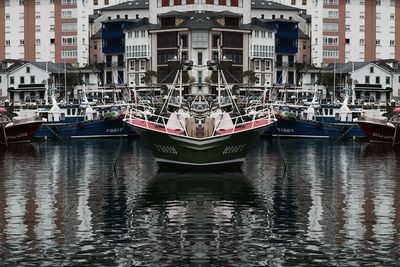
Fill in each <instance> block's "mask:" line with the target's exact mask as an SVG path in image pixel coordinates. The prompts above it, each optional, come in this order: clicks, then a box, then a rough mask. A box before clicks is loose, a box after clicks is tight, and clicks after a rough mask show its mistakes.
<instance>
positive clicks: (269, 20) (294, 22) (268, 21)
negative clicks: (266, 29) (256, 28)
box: [259, 18, 299, 24]
mask: <svg viewBox="0 0 400 267" xmlns="http://www.w3.org/2000/svg"><path fill="white" fill-rule="evenodd" d="M259 20H260V21H262V22H264V23H274V22H286V23H293V24H299V22H298V21H295V20H291V19H281V18H276V19H259Z"/></svg>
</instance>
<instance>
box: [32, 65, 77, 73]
mask: <svg viewBox="0 0 400 267" xmlns="http://www.w3.org/2000/svg"><path fill="white" fill-rule="evenodd" d="M31 63H32V64H33V65H35V66H36V67H38V68H41V69H44V70H45V69H46V62H31ZM65 68H66V69H67V70H71V69H75V68H74V67H73V66H72V65H71V64H69V63H67V64H65V65H64V64H63V63H53V62H47V69H48V71H49V72H51V73H64V71H65Z"/></svg>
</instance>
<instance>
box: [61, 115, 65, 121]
mask: <svg viewBox="0 0 400 267" xmlns="http://www.w3.org/2000/svg"><path fill="white" fill-rule="evenodd" d="M60 121H65V113H61V118H60Z"/></svg>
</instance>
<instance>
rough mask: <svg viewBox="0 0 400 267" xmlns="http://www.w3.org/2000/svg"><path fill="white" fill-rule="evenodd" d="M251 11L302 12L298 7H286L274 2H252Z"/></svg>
mask: <svg viewBox="0 0 400 267" xmlns="http://www.w3.org/2000/svg"><path fill="white" fill-rule="evenodd" d="M249 1H250V0H249ZM251 9H268V10H287V11H288V10H289V11H300V10H301V9H299V8H296V7H292V6H286V5H283V4H280V3H276V2H273V1H266V0H251Z"/></svg>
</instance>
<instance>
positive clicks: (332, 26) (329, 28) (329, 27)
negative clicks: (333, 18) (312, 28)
mask: <svg viewBox="0 0 400 267" xmlns="http://www.w3.org/2000/svg"><path fill="white" fill-rule="evenodd" d="M322 30H323V31H324V32H337V31H338V30H339V25H338V24H337V23H324V24H323V25H322Z"/></svg>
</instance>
